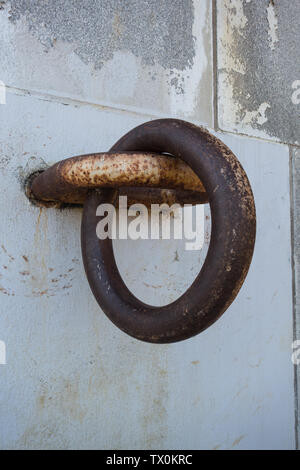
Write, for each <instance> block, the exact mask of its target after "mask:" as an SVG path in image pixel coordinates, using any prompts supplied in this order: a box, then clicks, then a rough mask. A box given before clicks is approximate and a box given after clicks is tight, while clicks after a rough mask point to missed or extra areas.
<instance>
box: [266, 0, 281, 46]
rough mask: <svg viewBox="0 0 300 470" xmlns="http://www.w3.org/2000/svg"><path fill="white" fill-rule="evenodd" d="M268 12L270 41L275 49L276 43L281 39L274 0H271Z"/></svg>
mask: <svg viewBox="0 0 300 470" xmlns="http://www.w3.org/2000/svg"><path fill="white" fill-rule="evenodd" d="M267 13H268V23H269V30H268V35H269V42H270V49H271V50H272V51H274V49H275V45H276V43H277V42H278V41H279V39H278V19H277V15H276V11H275V6H274V1H273V0H270V3H269V5H268V7H267Z"/></svg>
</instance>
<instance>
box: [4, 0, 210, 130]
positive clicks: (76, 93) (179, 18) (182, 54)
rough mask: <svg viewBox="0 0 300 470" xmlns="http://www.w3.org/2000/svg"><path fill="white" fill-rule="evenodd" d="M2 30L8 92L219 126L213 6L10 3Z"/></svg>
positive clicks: (192, 0)
mask: <svg viewBox="0 0 300 470" xmlns="http://www.w3.org/2000/svg"><path fill="white" fill-rule="evenodd" d="M0 27H1V30H2V32H3V45H2V48H1V51H0V61H1V63H2V64H3V68H2V70H1V74H2V76H1V77H0V79H1V80H3V81H4V82H5V83H6V84H7V85H9V86H14V87H17V88H23V89H29V90H38V91H43V92H47V93H51V94H53V93H56V94H58V95H60V96H61V95H63V96H67V97H72V98H77V99H80V100H85V101H90V102H93V103H98V104H103V105H108V106H117V107H122V108H126V109H135V110H138V111H140V110H142V112H145V111H148V114H154V115H157V114H162V115H176V116H181V117H186V118H190V119H191V118H192V119H196V120H199V121H201V122H203V123H204V124H207V125H211V124H212V119H213V118H212V95H213V93H212V65H211V2H210V1H209V0H202V1H201V2H199V1H198V0H166V1H164V2H161V1H159V0H129V1H126V2H124V1H122V0H93V1H87V0H84V1H81V2H79V1H76V0H68V1H67V2H66V1H63V0H52V1H46V0H43V1H38V0H33V1H30V2H29V1H27V0H11V1H7V2H5V3H4V4H3V10H2V11H0ZM29 51H30V52H29Z"/></svg>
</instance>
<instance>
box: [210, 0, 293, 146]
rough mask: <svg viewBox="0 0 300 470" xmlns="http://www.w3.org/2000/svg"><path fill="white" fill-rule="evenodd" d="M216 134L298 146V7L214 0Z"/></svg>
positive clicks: (284, 0)
mask: <svg viewBox="0 0 300 470" xmlns="http://www.w3.org/2000/svg"><path fill="white" fill-rule="evenodd" d="M217 5H218V17H217V25H218V27H217V31H218V40H217V44H218V77H219V80H218V100H219V123H220V127H221V128H222V129H226V130H230V131H238V132H243V133H247V134H249V135H256V136H260V137H267V138H271V139H276V140H280V141H282V142H289V143H299V142H300V126H299V119H300V62H299V42H300V2H297V1H290V0H280V1H279V0H225V1H224V0H218V2H217Z"/></svg>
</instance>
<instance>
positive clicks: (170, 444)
mask: <svg viewBox="0 0 300 470" xmlns="http://www.w3.org/2000/svg"><path fill="white" fill-rule="evenodd" d="M0 3H1V5H2V10H0V25H1V31H2V35H3V38H2V47H1V50H0V61H1V76H0V80H2V81H3V82H4V83H5V85H6V91H7V93H6V104H1V105H0V122H1V126H0V176H1V193H2V198H1V202H0V204H1V213H2V223H1V224H0V306H1V307H0V340H2V341H5V343H6V350H7V351H6V352H7V358H6V365H0V381H1V386H0V447H1V448H10V449H14V448H26V449H29V448H107V449H111V448H117V449H129V448H146V449H166V448H171V449H176V448H177V449H178V448H183V449H195V448H199V449H253V448H257V449H278V448H280V449H290V448H295V445H296V434H295V390H294V374H295V369H294V366H293V364H292V361H291V353H292V350H291V344H292V341H293V338H294V339H295V337H296V336H297V334H298V336H299V329H298V330H297V331H298V333H297V331H296V329H295V328H294V326H295V325H296V324H298V323H297V315H299V313H297V312H298V310H297V309H299V300H298V303H297V304H296V303H295V304H294V306H293V294H294V299H296V297H297V293H298V292H299V291H300V286H299V278H300V275H299V241H298V238H297V237H298V226H299V219H300V215H299V213H298V212H299V211H298V206H299V204H298V203H297V201H298V199H299V197H298V196H299V186H300V181H299V175H298V173H299V168H298V167H299V164H298V163H299V161H298V160H299V158H298V156H299V155H298V154H299V152H298V150H297V147H296V146H294V144H295V143H296V142H297V141H299V136H297V132H298V131H297V129H299V127H297V119H298V118H297V114H295V113H296V112H298V111H299V105H294V104H293V106H294V107H292V106H291V105H290V103H285V101H284V96H285V94H286V93H287V89H286V88H284V87H283V88H282V90H281V88H280V87H279V85H278V83H277V82H276V83H277V85H276V84H275V85H276V86H275V85H274V86H275V88H273V92H272V96H271V95H267V97H266V98H265V97H263V96H262V95H259V94H258V92H256V90H257V89H259V84H261V82H262V78H263V77H264V76H265V75H266V74H268V69H267V67H271V65H272V67H273V75H271V76H272V77H273V76H274V74H275V70H276V67H278V71H279V72H280V73H281V72H282V77H283V78H282V83H285V82H284V77H288V78H290V79H291V80H292V81H294V80H296V79H297V76H294V70H295V69H292V67H296V61H294V63H292V61H291V60H290V59H288V58H286V55H288V54H285V58H283V57H282V55H283V52H282V51H283V50H284V49H287V44H289V45H290V47H289V49H288V50H291V53H292V51H294V41H296V40H297V39H296V38H297V34H298V33H297V31H296V32H295V34H294V35H293V34H291V33H290V30H288V31H287V32H286V33H285V32H284V28H285V26H284V25H286V21H287V18H289V15H290V17H291V24H294V23H293V22H295V21H296V20H295V8H297V7H296V6H295V4H294V2H289V3H286V4H285V7H286V10H285V11H283V10H282V9H281V7H279V6H278V2H276V1H275V0H274V2H270V4H271V7H268V4H269V2H261V1H258V0H251V1H242V0H240V1H237V0H236V1H231V2H229V1H226V2H210V1H208V0H194V1H192V0H191V1H189V0H173V1H165V2H159V1H157V0H139V1H136V0H129V1H128V2H126V3H125V2H121V1H120V0H105V1H101V2H100V1H95V2H90V1H84V2H80V3H79V2H75V1H73V0H68V1H64V2H63V1H61V0H54V1H52V2H47V1H30V2H29V1H25V0H19V1H18V0H15V1H10V2H8V1H7V2H0ZM283 3H285V2H283ZM259 5H262V7H261V9H259ZM296 5H297V4H296ZM277 6H278V10H276V8H277ZM268 8H269V10H268ZM274 9H275V11H276V15H275V16H276V18H277V19H278V26H277V28H275V29H274V27H273V26H274V24H277V23H276V21H275V20H274V15H273V13H274V11H273V10H274ZM268 11H269V13H268ZM265 12H267V13H265ZM266 14H267V18H269V21H270V22H271V23H270V24H272V25H273V26H272V28H273V29H272V28H271V29H270V31H269V29H268V27H267V26H266V28H265V27H264V26H263V25H265V23H263V21H265V19H264V18H265V15H266ZM251 15H252V16H251ZM272 15H273V16H272ZM254 17H256V18H257V24H262V27H261V30H259V28H258V26H257V28H258V29H257V36H256V37H257V38H258V39H257V43H259V44H260V45H259V47H257V48H256V54H257V56H256V60H257V64H256V65H257V66H256V67H255V51H254V52H253V54H252V58H251V60H248V58H249V54H250V52H249V53H248V52H247V48H246V46H247V43H248V42H249V44H250V43H251V41H252V39H251V38H253V34H254V31H255V30H253V28H252V26H251V24H252V20H251V19H252V18H254ZM216 19H217V24H216V23H215V20H216ZM250 20H251V21H250ZM272 21H273V23H272ZM274 21H275V23H274ZM266 25H268V23H266ZM282 25H283V26H282ZM232 28H234V34H233V33H232V31H233V30H232ZM280 28H282V29H280ZM265 29H266V30H265ZM274 31H275V32H276V34H279V33H278V32H280V35H279V36H278V41H277V36H276V34H275V33H274ZM225 33H226V35H225ZM284 34H286V35H287V36H286V39H285V38H283V39H282V36H284ZM224 35H225V36H224ZM239 35H240V36H243V35H245V37H244V36H243V37H244V39H243V41H242V39H241V40H240V42H243V44H242V45H241V49H239V48H237V47H236V46H235V45H234V44H236V43H237V42H239V41H238V40H237V38H239ZM247 35H248V36H247ZM251 35H252V36H251ZM247 38H249V40H247ZM229 40H230V41H231V42H229ZM281 40H282V41H283V42H282V43H281V42H280V41H281ZM264 41H266V45H265V42H264ZM252 42H253V41H252ZM279 43H280V44H279ZM249 44H248V46H247V47H248V51H249V47H250V46H249ZM281 44H283V45H282V46H281ZM250 45H251V44H250ZM242 51H244V53H242ZM243 54H244V55H243ZM272 54H273V56H272ZM270 56H271V57H273V59H272V60H273V62H274V63H272V64H271V65H270V62H271V59H270ZM275 59H276V63H278V65H276V66H275V65H274V64H275ZM242 60H244V61H245V63H246V64H247V69H246V70H247V73H245V74H240V75H241V76H242V80H241V81H239V80H238V79H237V78H236V77H235V75H234V72H233V71H232V70H235V69H237V70H239V67H240V62H241V61H242ZM286 63H289V64H290V68H289V69H287V66H286ZM236 64H239V65H236ZM217 69H218V73H216V72H217ZM256 69H257V70H256ZM253 71H257V73H254V72H253ZM289 71H290V72H289ZM279 72H278V73H279ZM249 74H252V75H253V76H254V78H255V77H257V82H255V80H254V78H253V80H252V82H251V87H250V88H249V90H250V91H249V94H250V96H249V99H248V101H249V103H248V102H247V107H245V102H244V99H245V98H244V96H243V94H244V90H245V86H246V85H245V83H246V81H245V80H246V78H245V76H244V75H249ZM237 76H239V75H237ZM298 78H300V77H299V76H298ZM248 80H250V78H249V77H248ZM276 80H277V78H276ZM278 80H279V79H278ZM247 83H248V82H247ZM270 83H271V81H270ZM272 83H273V82H272ZM247 86H248V85H247ZM263 86H264V90H265V91H266V92H267V90H268V86H267V85H266V84H264V85H263ZM261 87H262V85H261ZM250 92H251V93H250ZM259 93H263V92H262V91H259ZM268 93H269V92H268ZM216 98H217V99H216ZM262 98H263V101H262V102H261V99H262ZM271 98H272V100H271ZM264 102H266V103H268V104H270V107H266V105H263V107H261V104H263V103H264ZM241 109H242V110H245V109H246V115H247V116H248V117H247V118H246V119H245V118H243V119H240V117H239V116H243V113H244V111H242V114H241V115H240V114H238V113H240V112H241ZM232 110H233V111H234V112H233V111H232ZM257 110H258V111H257ZM274 110H277V111H278V112H279V111H281V114H280V116H278V119H277V121H276V120H275V119H274V117H273V116H274V114H273V112H275V111H274ZM229 111H230V112H229ZM251 112H252V113H254V114H249V113H251ZM247 113H248V114H247ZM255 113H256V114H255ZM257 113H258V114H257ZM259 113H260V115H259ZM244 114H245V113H244ZM160 116H177V117H181V118H183V119H186V120H190V121H193V122H196V123H201V124H204V125H205V126H208V127H209V128H210V130H211V132H215V133H216V134H217V135H218V136H219V137H220V138H221V139H222V140H223V141H224V142H225V143H226V144H227V145H228V146H229V147H230V148H231V149H232V150H233V151H234V153H235V154H236V155H237V157H238V158H239V159H240V161H241V163H242V165H243V166H244V168H245V170H246V172H247V174H248V176H249V179H250V182H251V185H252V188H253V191H254V196H255V200H256V208H257V220H258V228H257V242H256V248H255V253H254V258H253V262H252V265H251V268H250V271H249V274H248V276H247V279H246V282H245V284H244V285H243V287H242V290H241V292H240V294H239V296H238V297H237V299H236V300H235V302H234V303H233V304H232V305H231V306H230V308H229V309H228V311H227V312H226V313H225V315H224V316H223V317H222V318H221V319H220V320H219V321H218V322H217V323H216V324H214V325H213V326H212V327H211V328H209V329H208V330H206V331H205V332H204V333H202V334H201V335H199V336H197V337H195V338H192V339H190V340H188V341H184V342H181V343H176V344H172V345H151V344H146V343H141V342H139V341H136V340H134V339H132V338H130V337H128V336H126V335H125V334H124V333H122V332H121V331H119V330H118V329H117V328H116V327H114V325H112V324H111V322H110V321H109V320H108V319H107V318H106V317H105V316H104V315H103V313H102V312H101V311H100V309H99V307H98V305H97V304H96V301H95V300H94V298H93V296H92V294H91V292H90V289H89V286H88V283H87V280H86V277H85V274H84V270H83V267H82V262H81V252H80V219H81V210H80V209H65V210H63V211H59V210H56V209H41V208H38V207H35V206H33V205H32V204H31V203H30V202H29V201H28V199H27V198H26V197H25V195H24V188H23V184H24V179H25V178H26V176H27V175H28V174H30V173H31V172H32V171H33V170H35V169H38V168H41V167H42V166H43V165H45V164H52V163H54V162H56V161H58V160H61V159H63V158H66V157H68V156H73V155H78V154H84V153H91V152H97V151H101V150H107V149H108V148H109V147H110V146H111V145H112V144H113V143H114V142H115V141H116V140H117V139H118V138H119V137H120V136H122V135H123V134H124V133H125V132H127V131H128V130H130V129H131V128H133V127H134V126H136V125H138V124H140V123H142V122H145V121H147V120H149V119H152V118H155V117H160ZM251 116H252V117H251ZM264 116H266V117H267V118H268V121H265V122H263V121H264ZM284 119H288V120H289V126H287V125H286V122H285V120H284ZM298 125H299V123H298ZM220 129H221V130H220ZM227 131H229V132H227ZM245 133H247V134H249V136H245V135H238V134H245ZM253 136H254V137H256V138H253ZM257 137H260V138H257ZM270 140H274V142H270ZM287 143H292V144H293V147H292V146H291V147H290V148H289V145H287ZM292 175H293V178H292V179H293V185H292V186H291V184H290V180H291V176H292ZM291 196H292V197H291ZM291 212H292V214H293V218H292V232H291ZM206 215H207V217H208V218H207V225H206V236H205V246H204V249H203V251H202V252H200V253H197V254H196V255H195V253H194V252H189V251H185V249H184V241H178V240H177V241H163V240H158V241H150V240H149V241H140V240H139V241H130V240H128V241H126V240H124V241H118V242H115V243H114V248H115V252H116V257H117V261H118V266H119V268H120V271H121V273H122V275H123V277H124V279H125V281H126V283H127V285H128V286H129V287H130V288H131V289H132V290H133V292H134V293H135V294H136V295H137V296H139V297H140V298H141V299H142V300H144V301H146V302H149V303H153V304H156V305H159V304H161V305H162V304H165V303H168V302H170V301H172V300H174V299H175V298H177V297H178V296H179V295H180V294H181V293H182V292H183V291H184V290H185V289H186V288H187V287H188V286H189V285H190V283H191V282H192V281H193V279H194V278H195V276H196V275H197V273H198V271H199V269H200V266H201V263H202V262H203V259H204V256H205V251H206V249H207V246H208V243H209V222H210V220H209V217H210V216H209V210H208V208H206ZM292 237H294V242H293V249H294V251H293V252H292V247H291V238H292ZM292 261H293V262H294V264H295V266H296V268H297V269H296V271H295V273H294V278H293V271H292ZM293 279H294V291H293ZM293 311H294V315H293ZM298 328H299V326H298ZM299 339H300V338H299ZM296 372H297V370H296ZM296 412H297V409H296Z"/></svg>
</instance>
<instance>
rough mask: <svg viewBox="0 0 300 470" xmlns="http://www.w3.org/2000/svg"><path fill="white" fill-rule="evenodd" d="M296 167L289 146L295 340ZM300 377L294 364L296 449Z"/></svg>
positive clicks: (297, 447) (291, 149) (294, 332)
mask: <svg viewBox="0 0 300 470" xmlns="http://www.w3.org/2000/svg"><path fill="white" fill-rule="evenodd" d="M293 170H294V168H293V148H292V147H291V146H289V172H290V178H289V179H290V220H291V269H292V301H293V341H295V340H296V339H297V312H296V279H295V256H294V254H295V246H294V244H295V243H294V235H295V217H294V202H295V197H294V196H295V194H294V186H295V185H294V177H293V174H294V171H293ZM298 387H299V384H298V377H297V365H296V364H294V393H295V443H296V450H298V449H299V436H298V411H299V400H298Z"/></svg>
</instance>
